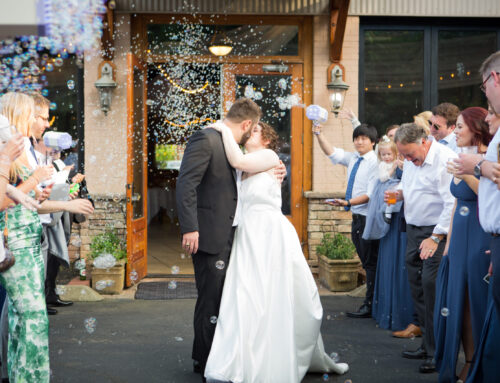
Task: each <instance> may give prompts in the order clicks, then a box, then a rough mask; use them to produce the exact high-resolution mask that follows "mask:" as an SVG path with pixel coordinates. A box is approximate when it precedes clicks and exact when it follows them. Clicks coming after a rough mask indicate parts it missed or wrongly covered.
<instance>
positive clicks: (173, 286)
mask: <svg viewBox="0 0 500 383" xmlns="http://www.w3.org/2000/svg"><path fill="white" fill-rule="evenodd" d="M176 288H177V282H176V281H170V282H168V289H169V290H175V289H176Z"/></svg>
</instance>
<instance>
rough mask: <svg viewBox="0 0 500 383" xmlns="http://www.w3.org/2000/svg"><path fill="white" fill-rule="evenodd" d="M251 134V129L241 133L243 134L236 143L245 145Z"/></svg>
mask: <svg viewBox="0 0 500 383" xmlns="http://www.w3.org/2000/svg"><path fill="white" fill-rule="evenodd" d="M251 135H252V131H251V130H249V131H248V132H245V133H244V134H243V136H241V139H240V142H238V144H240V145H245V144H246V142H247V141H248V139H249V138H250V136H251Z"/></svg>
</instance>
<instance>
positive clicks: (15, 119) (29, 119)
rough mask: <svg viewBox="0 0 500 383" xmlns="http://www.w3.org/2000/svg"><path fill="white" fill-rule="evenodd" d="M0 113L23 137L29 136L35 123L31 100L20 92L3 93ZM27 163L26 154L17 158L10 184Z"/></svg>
mask: <svg viewBox="0 0 500 383" xmlns="http://www.w3.org/2000/svg"><path fill="white" fill-rule="evenodd" d="M0 113H1V114H3V115H4V116H5V117H7V119H8V120H9V122H10V124H11V125H14V126H15V127H16V129H17V131H18V132H19V133H21V134H22V135H23V136H24V137H30V136H31V127H32V125H33V122H34V121H35V103H34V101H33V98H31V97H30V96H28V95H26V94H24V93H20V92H9V93H5V94H4V95H3V96H2V97H1V98H0ZM27 163H28V157H27V156H26V152H24V151H23V153H22V154H21V155H20V156H19V158H17V159H16V160H15V161H14V162H13V163H12V166H11V168H10V174H9V175H10V179H11V182H15V181H16V179H17V177H18V176H20V175H21V174H23V173H24V172H23V170H22V165H23V164H27Z"/></svg>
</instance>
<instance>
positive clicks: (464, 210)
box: [459, 206, 469, 217]
mask: <svg viewBox="0 0 500 383" xmlns="http://www.w3.org/2000/svg"><path fill="white" fill-rule="evenodd" d="M459 211H460V215H461V216H462V217H466V216H468V215H469V208H468V207H467V206H462V207H461V208H460V210H459Z"/></svg>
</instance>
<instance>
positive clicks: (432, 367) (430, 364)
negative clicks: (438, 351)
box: [418, 358, 436, 374]
mask: <svg viewBox="0 0 500 383" xmlns="http://www.w3.org/2000/svg"><path fill="white" fill-rule="evenodd" d="M418 370H419V371H420V372H421V373H422V374H429V373H431V372H436V364H435V363H434V360H432V359H431V358H427V359H426V360H425V362H424V363H422V364H421V365H420V367H419V368H418Z"/></svg>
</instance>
